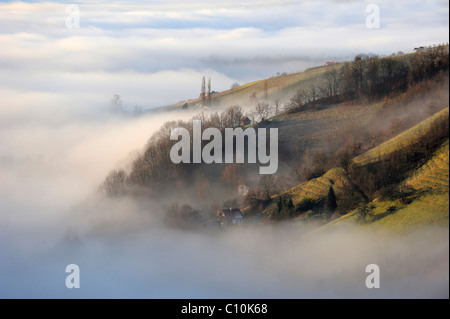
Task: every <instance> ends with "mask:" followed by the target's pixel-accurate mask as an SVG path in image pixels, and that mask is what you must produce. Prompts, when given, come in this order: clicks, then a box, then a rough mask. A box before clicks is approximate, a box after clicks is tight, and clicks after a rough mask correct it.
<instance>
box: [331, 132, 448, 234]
mask: <svg viewBox="0 0 450 319" xmlns="http://www.w3.org/2000/svg"><path fill="white" fill-rule="evenodd" d="M448 171H449V141H448V140H447V141H445V142H444V144H443V145H442V146H441V148H439V149H438V150H437V151H436V152H435V154H434V156H433V157H432V158H431V159H430V160H429V161H428V162H426V163H425V164H424V165H423V166H422V167H420V168H419V169H417V170H416V171H415V172H413V173H412V174H411V176H410V177H409V178H407V179H406V180H405V181H404V182H403V183H402V184H401V185H400V186H401V189H406V188H408V190H409V191H411V189H412V190H413V191H415V193H414V194H413V195H412V196H410V199H409V200H406V201H405V200H401V199H398V200H382V199H380V198H378V199H375V200H374V201H372V202H371V203H369V204H368V205H367V206H366V207H368V209H367V211H368V214H367V216H366V217H364V216H363V214H362V213H361V212H362V210H361V209H360V208H358V209H356V210H354V211H352V212H350V213H348V214H347V215H344V216H342V217H341V218H339V219H336V220H334V221H332V222H330V223H329V224H327V225H325V226H323V228H324V229H328V228H334V227H348V226H350V227H367V228H371V229H374V230H381V229H383V230H391V231H395V232H403V231H408V230H412V229H414V228H417V227H422V226H436V225H437V226H443V227H449V196H448V191H449V189H448V187H449V173H448Z"/></svg>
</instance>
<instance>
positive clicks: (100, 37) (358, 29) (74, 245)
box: [0, 0, 449, 298]
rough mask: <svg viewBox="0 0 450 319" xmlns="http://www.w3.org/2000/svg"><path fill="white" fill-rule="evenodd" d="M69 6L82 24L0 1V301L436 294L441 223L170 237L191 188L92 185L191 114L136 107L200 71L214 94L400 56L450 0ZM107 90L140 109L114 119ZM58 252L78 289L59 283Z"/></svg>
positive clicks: (51, 10) (435, 39) (189, 91)
mask: <svg viewBox="0 0 450 319" xmlns="http://www.w3.org/2000/svg"><path fill="white" fill-rule="evenodd" d="M76 3H78V4H79V7H80V11H81V20H80V25H81V27H80V28H68V27H67V25H66V23H65V21H66V18H67V17H68V12H67V11H66V7H67V5H66V4H62V3H59V2H57V1H49V2H35V1H22V2H18V1H1V3H0V47H1V50H0V298H448V297H449V288H448V287H449V275H448V273H449V232H448V225H447V227H445V228H423V229H417V230H416V231H415V232H413V233H405V234H395V235H394V234H387V233H372V232H367V231H366V232H362V231H359V230H358V227H355V228H352V227H351V225H349V227H348V228H345V229H336V230H332V231H331V230H330V231H323V230H321V229H315V228H314V227H313V226H311V227H309V226H302V227H300V226H298V225H296V224H295V223H286V224H284V223H279V224H269V225H257V224H255V225H244V226H243V227H240V228H236V229H230V230H226V231H218V232H211V231H207V230H205V231H182V230H178V229H173V228H168V227H167V226H166V224H165V223H164V213H165V212H166V210H167V208H168V207H169V206H170V205H171V204H172V203H173V202H176V201H180V202H181V201H182V200H183V201H185V199H186V198H184V197H188V196H189V194H190V192H189V191H192V190H189V191H186V192H185V193H184V194H182V195H180V194H176V193H175V192H174V193H173V194H171V193H170V192H168V193H167V194H166V195H165V196H164V198H154V197H149V196H147V197H145V196H133V197H132V196H129V195H128V196H123V197H120V198H107V197H105V196H104V195H103V194H102V193H101V192H100V191H99V186H100V185H101V184H102V182H103V181H104V179H105V176H107V174H108V172H110V171H111V170H112V169H123V170H124V171H126V172H127V173H128V172H129V170H130V165H131V163H132V162H133V160H135V159H136V158H137V157H138V156H139V154H140V152H142V151H143V149H144V146H145V145H146V143H147V141H148V139H149V138H150V137H151V135H152V134H153V133H154V132H155V131H157V130H158V129H159V128H160V127H161V125H162V124H163V123H164V122H166V121H169V120H170V121H174V120H185V121H186V120H188V119H191V118H192V116H193V115H195V112H193V111H185V112H170V113H163V112H158V113H157V112H153V113H151V112H150V111H151V109H153V108H155V107H160V106H163V105H171V104H173V103H176V102H178V101H180V100H183V101H186V100H187V99H192V98H196V97H198V96H199V93H200V83H201V82H200V81H201V78H202V76H206V77H211V78H212V90H213V91H224V90H227V89H229V88H230V86H231V85H232V84H233V83H235V82H238V83H239V84H245V83H248V82H251V81H256V80H261V79H263V78H268V77H272V76H274V75H275V74H277V73H281V72H287V73H292V72H297V71H302V70H305V69H307V68H310V67H314V66H318V65H322V64H323V63H324V62H325V61H327V60H337V61H346V60H349V59H353V57H354V55H355V54H358V53H360V52H367V53H368V52H373V53H375V54H379V55H381V56H383V55H390V54H392V53H393V52H397V51H398V50H402V51H404V52H412V51H413V48H414V47H417V46H421V45H425V46H428V45H433V44H437V43H441V42H443V41H448V35H449V31H448V11H449V6H448V3H444V2H443V1H432V2H426V4H424V3H423V2H422V1H399V2H396V4H395V5H392V4H391V3H390V2H388V1H384V0H383V1H379V4H380V6H381V7H382V17H381V21H382V27H381V28H380V29H376V30H375V29H369V28H367V27H366V26H365V19H366V17H367V13H366V11H365V8H366V5H367V3H363V2H361V3H360V2H358V1H346V2H345V3H340V2H339V3H337V2H336V1H331V0H321V1H287V2H286V3H284V4H283V5H280V3H279V2H278V1H264V2H261V1H253V0H248V1H243V2H242V1H235V2H234V3H233V2H229V3H228V2H227V3H225V4H224V3H223V1H214V2H212V3H211V2H208V3H204V2H197V1H190V2H189V3H187V2H186V1H172V2H171V3H170V4H167V3H163V2H158V3H152V4H148V3H140V2H135V3H133V4H129V3H126V2H123V1H114V2H112V3H111V2H108V3H93V4H92V3H88V2H86V1H76ZM227 6H228V7H227ZM418 21H419V22H418ZM446 92H447V95H448V88H447V91H446ZM114 94H118V95H120V96H121V99H122V100H123V102H124V105H126V106H127V108H128V110H132V109H133V107H135V106H139V107H141V108H142V110H143V111H144V112H142V114H141V115H140V116H137V115H131V114H126V115H125V114H119V113H112V112H111V105H110V104H109V102H110V99H111V97H112V96H113V95H114ZM287 98H289V97H287ZM445 98H446V99H447V96H445ZM240 102H242V101H236V103H240ZM423 103H428V101H423ZM243 106H244V107H245V105H243ZM211 109H212V111H216V110H217V111H220V110H219V108H218V107H217V108H214V106H213V107H212V108H211ZM410 110H411V112H408V115H409V114H411V113H413V112H416V110H418V108H417V109H416V108H415V107H411V108H410ZM420 116H425V114H422V115H420ZM398 118H399V116H398V114H393V115H392V118H391V117H389V118H386V119H385V122H386V124H385V125H383V126H382V125H380V127H376V128H373V130H374V131H376V130H384V129H386V128H387V127H390V126H391V124H392V123H391V122H392V120H395V119H398ZM405 122H406V120H405ZM174 187H175V185H174ZM209 191H210V193H209V194H210V195H211V196H210V197H209V198H208V200H211V198H213V197H217V195H218V194H219V195H220V194H221V192H222V189H219V188H218V189H213V187H211V189H210V190H209ZM187 201H188V199H186V201H185V202H187ZM191 201H192V202H194V201H195V199H193V198H191V199H190V201H189V202H188V203H189V204H193V203H192V202H191ZM69 264H77V265H78V266H79V267H80V280H81V281H80V283H81V287H80V289H68V288H66V285H65V279H66V277H67V275H68V273H66V272H65V269H66V266H67V265H69ZM368 264H377V265H379V266H380V272H381V273H380V274H381V286H380V289H367V288H366V285H365V280H366V277H367V275H368V274H367V273H365V269H366V266H367V265H368Z"/></svg>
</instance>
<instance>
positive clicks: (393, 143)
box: [353, 108, 449, 166]
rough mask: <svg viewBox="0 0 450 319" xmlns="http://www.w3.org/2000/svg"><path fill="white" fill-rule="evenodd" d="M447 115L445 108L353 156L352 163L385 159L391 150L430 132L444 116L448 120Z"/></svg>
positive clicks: (408, 144) (403, 146) (396, 149)
mask: <svg viewBox="0 0 450 319" xmlns="http://www.w3.org/2000/svg"><path fill="white" fill-rule="evenodd" d="M448 117H449V109H448V108H445V109H443V110H441V111H439V112H437V113H436V114H434V115H433V116H431V117H429V118H428V119H426V120H424V121H422V122H420V123H419V124H417V125H415V126H413V127H411V128H410V129H408V130H406V131H404V132H403V133H401V134H399V135H397V136H396V137H394V138H392V139H390V140H388V141H386V142H384V143H382V144H380V145H378V146H377V147H375V148H373V149H371V150H369V151H367V152H366V153H364V154H362V155H360V156H357V157H355V158H354V159H353V164H356V165H359V166H363V165H367V164H370V163H373V162H379V161H382V160H385V159H387V158H388V157H389V155H390V154H392V153H393V152H395V151H399V150H401V149H403V148H407V147H408V146H410V145H412V144H413V143H414V142H415V141H417V139H419V138H420V137H422V136H425V135H426V134H427V133H428V132H430V130H432V129H433V125H435V123H437V122H439V121H441V120H442V119H445V118H446V119H447V121H448Z"/></svg>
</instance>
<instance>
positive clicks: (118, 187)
mask: <svg viewBox="0 0 450 319" xmlns="http://www.w3.org/2000/svg"><path fill="white" fill-rule="evenodd" d="M103 188H104V190H105V192H106V194H107V195H108V196H110V197H119V196H120V195H123V194H124V193H125V188H126V174H125V172H124V171H123V170H112V171H111V172H109V174H108V175H107V176H106V178H105V181H104V182H103Z"/></svg>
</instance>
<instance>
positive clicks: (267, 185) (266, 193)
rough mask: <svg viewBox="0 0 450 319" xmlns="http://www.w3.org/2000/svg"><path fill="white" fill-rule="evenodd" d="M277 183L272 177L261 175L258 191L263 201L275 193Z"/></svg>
mask: <svg viewBox="0 0 450 319" xmlns="http://www.w3.org/2000/svg"><path fill="white" fill-rule="evenodd" d="M277 188H278V187H277V183H276V180H275V177H274V176H273V175H263V176H262V177H261V178H260V179H259V182H258V189H259V191H260V192H261V193H262V197H263V199H264V200H269V199H270V197H271V196H272V194H274V193H276V191H277Z"/></svg>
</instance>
